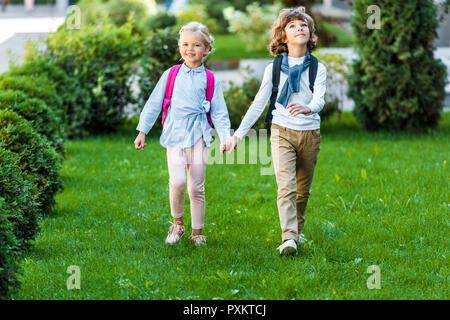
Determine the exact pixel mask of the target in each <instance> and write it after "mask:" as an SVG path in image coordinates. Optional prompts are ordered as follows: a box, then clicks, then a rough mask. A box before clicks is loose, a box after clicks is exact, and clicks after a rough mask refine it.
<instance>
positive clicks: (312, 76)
mask: <svg viewBox="0 0 450 320" xmlns="http://www.w3.org/2000/svg"><path fill="white" fill-rule="evenodd" d="M282 60H283V56H282V55H278V56H276V57H275V59H273V68H272V85H273V87H272V95H271V96H270V105H269V110H268V111H267V115H266V122H271V121H272V111H273V109H275V100H276V99H277V94H278V85H279V84H280V72H281V61H282ZM318 65H319V61H318V60H317V58H316V57H314V56H313V55H311V64H310V65H309V89H311V92H314V82H315V81H316V75H317V67H318Z"/></svg>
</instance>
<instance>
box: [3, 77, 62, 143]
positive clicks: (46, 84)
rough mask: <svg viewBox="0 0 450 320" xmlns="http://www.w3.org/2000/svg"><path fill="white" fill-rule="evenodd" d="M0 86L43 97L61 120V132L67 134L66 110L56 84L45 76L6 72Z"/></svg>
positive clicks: (35, 96) (31, 95)
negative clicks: (16, 74) (19, 74)
mask: <svg viewBox="0 0 450 320" xmlns="http://www.w3.org/2000/svg"><path fill="white" fill-rule="evenodd" d="M0 88H2V89H3V90H5V89H11V90H18V91H22V92H24V93H25V94H26V95H27V96H29V97H33V98H38V99H41V100H42V101H44V102H45V104H46V105H47V106H48V107H50V108H51V109H52V110H53V111H54V112H55V114H56V116H58V118H59V119H60V120H61V121H60V125H61V132H62V135H63V136H64V137H65V134H66V112H67V110H65V109H64V107H63V103H62V100H61V98H60V97H59V95H58V93H57V92H56V90H55V84H54V83H53V82H52V81H50V80H48V79H47V78H46V77H44V76H15V75H11V74H8V73H4V74H2V75H1V76H0Z"/></svg>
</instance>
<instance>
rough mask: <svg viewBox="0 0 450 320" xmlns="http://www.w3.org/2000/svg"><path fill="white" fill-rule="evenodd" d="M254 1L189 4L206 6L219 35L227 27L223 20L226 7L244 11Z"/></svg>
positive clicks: (262, 0)
mask: <svg viewBox="0 0 450 320" xmlns="http://www.w3.org/2000/svg"><path fill="white" fill-rule="evenodd" d="M252 2H255V0H223V1H210V0H192V1H189V3H192V4H203V5H205V6H206V10H207V13H208V15H209V16H210V17H211V18H213V19H215V20H216V22H217V31H216V32H220V33H226V32H227V28H228V27H229V24H228V21H227V20H226V19H225V17H224V14H223V10H224V9H225V8H227V7H234V8H235V9H237V10H241V11H244V10H245V7H246V6H247V5H249V4H250V3H252ZM258 3H259V4H261V5H265V4H272V3H273V0H260V1H258Z"/></svg>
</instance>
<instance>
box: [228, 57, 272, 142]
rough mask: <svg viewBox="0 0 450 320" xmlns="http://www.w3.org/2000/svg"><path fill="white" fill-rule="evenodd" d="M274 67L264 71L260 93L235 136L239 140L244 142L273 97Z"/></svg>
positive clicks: (268, 67) (269, 66) (270, 65)
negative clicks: (243, 139) (244, 138)
mask: <svg viewBox="0 0 450 320" xmlns="http://www.w3.org/2000/svg"><path fill="white" fill-rule="evenodd" d="M272 66H273V64H269V65H268V66H267V67H266V69H265V71H264V77H263V80H262V82H261V87H259V90H258V93H257V94H256V96H255V99H254V100H253V103H252V104H251V106H250V107H249V108H248V110H247V113H246V114H245V116H244V119H242V122H241V124H240V126H239V128H238V129H237V130H236V132H235V133H234V135H235V136H237V137H238V138H239V140H242V138H243V137H244V136H245V135H246V134H247V132H248V131H249V130H250V129H251V127H252V126H253V125H254V124H255V122H256V121H257V120H258V119H259V117H260V116H261V114H262V113H263V111H264V109H265V108H266V105H267V102H268V101H269V99H270V96H271V95H272V86H273V85H272Z"/></svg>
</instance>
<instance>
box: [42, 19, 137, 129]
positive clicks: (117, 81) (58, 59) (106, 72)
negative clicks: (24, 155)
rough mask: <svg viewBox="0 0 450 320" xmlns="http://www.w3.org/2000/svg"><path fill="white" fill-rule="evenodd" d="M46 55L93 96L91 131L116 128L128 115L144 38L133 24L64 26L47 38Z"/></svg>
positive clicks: (89, 124)
mask: <svg viewBox="0 0 450 320" xmlns="http://www.w3.org/2000/svg"><path fill="white" fill-rule="evenodd" d="M46 44H47V49H46V51H45V52H44V58H46V59H47V60H48V62H49V63H50V64H52V65H55V66H57V67H59V68H61V69H63V70H64V71H65V72H66V74H67V75H69V77H70V78H74V79H76V80H77V82H78V83H79V84H81V85H82V86H83V88H85V89H86V90H87V91H88V92H89V95H90V96H91V105H90V110H89V114H90V118H89V119H88V120H89V121H88V122H87V123H85V127H87V129H88V130H89V131H90V132H92V133H101V132H109V131H114V130H115V129H116V127H117V125H118V124H120V123H121V122H122V121H123V119H124V118H125V115H124V109H125V107H126V106H127V105H128V104H130V103H135V102H136V101H135V98H134V97H133V94H132V89H131V76H132V75H133V74H134V73H135V72H136V70H135V68H133V65H132V64H133V63H134V62H136V60H137V58H138V57H139V56H140V52H141V40H140V37H139V36H138V35H135V34H133V23H132V22H130V23H126V24H124V25H123V26H121V27H117V26H115V25H114V24H111V23H103V24H100V25H97V26H93V27H84V28H81V29H80V30H70V29H69V30H67V29H66V28H65V25H62V26H61V27H60V28H59V29H58V31H57V32H55V33H52V34H49V36H48V37H47V39H46Z"/></svg>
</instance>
